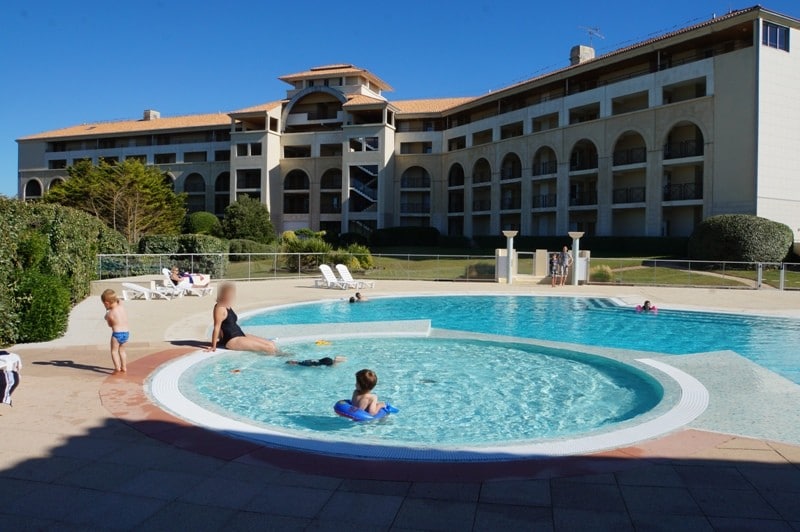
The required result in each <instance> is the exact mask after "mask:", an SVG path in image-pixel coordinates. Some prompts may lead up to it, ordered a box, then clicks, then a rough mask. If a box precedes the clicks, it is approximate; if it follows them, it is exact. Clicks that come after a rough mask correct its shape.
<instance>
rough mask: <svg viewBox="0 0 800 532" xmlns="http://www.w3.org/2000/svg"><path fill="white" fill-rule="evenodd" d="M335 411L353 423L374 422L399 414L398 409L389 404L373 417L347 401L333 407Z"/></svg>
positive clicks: (338, 402) (337, 403) (344, 400)
mask: <svg viewBox="0 0 800 532" xmlns="http://www.w3.org/2000/svg"><path fill="white" fill-rule="evenodd" d="M333 411H334V412H336V413H337V414H339V415H340V416H342V417H346V418H349V419H352V420H353V421H374V420H376V419H381V418H384V417H386V416H388V415H389V414H396V413H397V412H399V410H398V409H397V408H395V407H393V406H392V405H390V404H388V403H387V404H386V406H385V407H383V408H381V409H380V410H378V413H377V414H375V415H374V416H372V415H370V414H368V413H367V412H366V410H362V409H360V408H356V407H354V406H353V403H351V402H350V401H349V400H347V399H342V400H341V401H337V402H336V404H335V405H333Z"/></svg>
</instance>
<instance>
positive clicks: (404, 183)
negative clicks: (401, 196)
mask: <svg viewBox="0 0 800 532" xmlns="http://www.w3.org/2000/svg"><path fill="white" fill-rule="evenodd" d="M400 188H431V175H430V174H429V173H428V171H427V170H425V169H424V168H423V167H421V166H412V167H411V168H408V169H407V170H406V171H405V172H403V175H402V176H400Z"/></svg>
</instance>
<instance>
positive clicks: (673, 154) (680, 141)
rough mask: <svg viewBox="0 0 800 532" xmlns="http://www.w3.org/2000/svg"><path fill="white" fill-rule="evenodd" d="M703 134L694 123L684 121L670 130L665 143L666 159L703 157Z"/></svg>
mask: <svg viewBox="0 0 800 532" xmlns="http://www.w3.org/2000/svg"><path fill="white" fill-rule="evenodd" d="M703 142H704V141H703V132H702V131H701V130H700V128H699V127H698V126H697V124H695V123H694V122H689V121H688V120H684V121H682V122H678V123H677V124H675V125H674V126H672V129H670V130H669V134H668V135H667V140H666V142H665V143H664V159H680V158H683V157H699V156H701V155H703V148H704V145H703Z"/></svg>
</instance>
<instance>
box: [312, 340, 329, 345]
mask: <svg viewBox="0 0 800 532" xmlns="http://www.w3.org/2000/svg"><path fill="white" fill-rule="evenodd" d="M314 343H315V344H317V345H331V343H330V342H329V341H328V340H317V341H316V342H314Z"/></svg>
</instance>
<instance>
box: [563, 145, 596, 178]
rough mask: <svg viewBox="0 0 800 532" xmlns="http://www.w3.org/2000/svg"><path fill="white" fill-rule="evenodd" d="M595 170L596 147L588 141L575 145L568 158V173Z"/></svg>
mask: <svg viewBox="0 0 800 532" xmlns="http://www.w3.org/2000/svg"><path fill="white" fill-rule="evenodd" d="M595 168H597V146H595V145H594V142H592V141H591V140H589V139H582V140H579V141H578V142H576V143H575V146H574V147H573V148H572V152H571V153H570V156H569V169H570V171H573V172H574V171H579V170H593V169H595Z"/></svg>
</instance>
